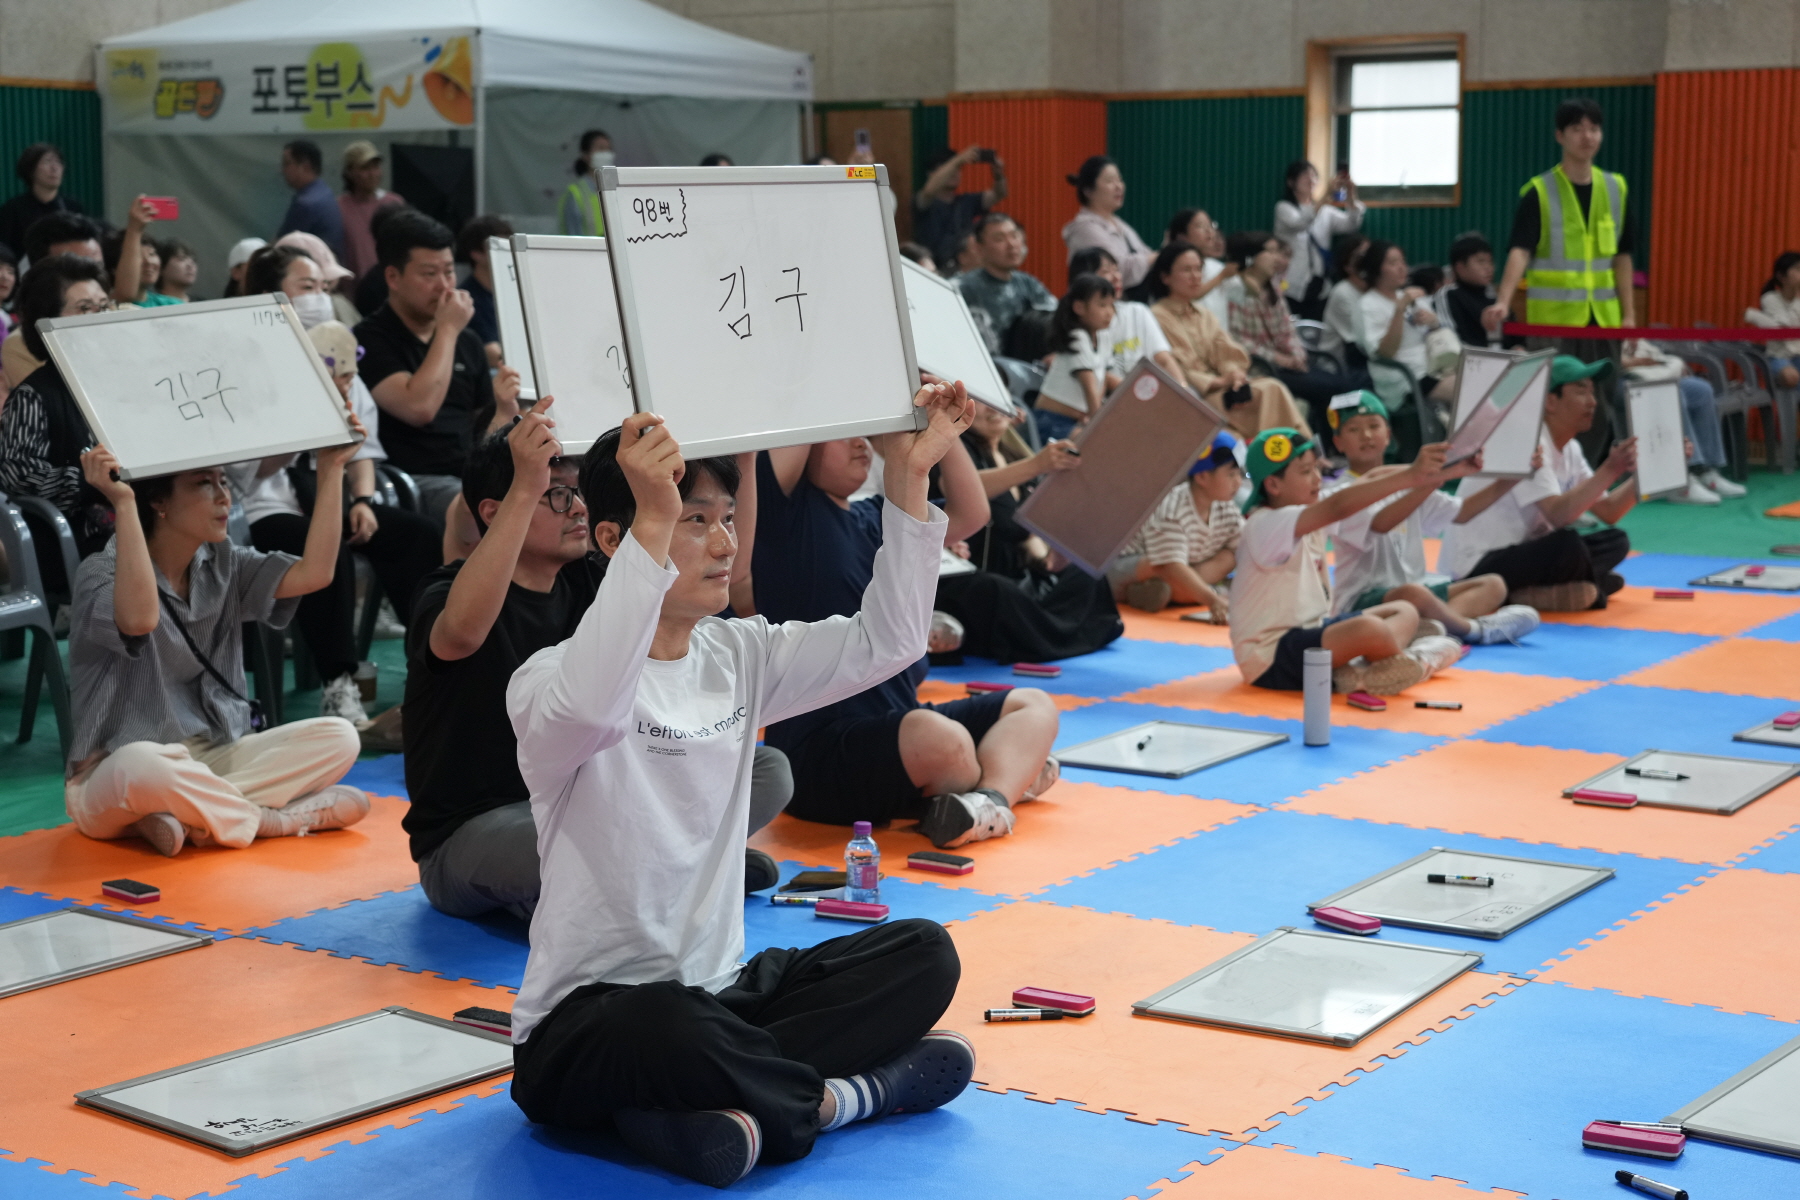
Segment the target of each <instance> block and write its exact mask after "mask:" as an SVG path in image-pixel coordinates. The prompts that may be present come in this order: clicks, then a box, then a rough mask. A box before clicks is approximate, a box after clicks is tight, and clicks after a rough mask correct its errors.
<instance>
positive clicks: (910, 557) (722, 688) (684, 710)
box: [506, 384, 974, 1187]
mask: <svg viewBox="0 0 1800 1200" xmlns="http://www.w3.org/2000/svg"><path fill="white" fill-rule="evenodd" d="M915 403H917V404H919V405H921V406H925V407H927V408H928V409H929V411H930V418H931V419H930V422H929V424H928V426H927V427H926V428H925V429H923V430H920V431H918V432H917V433H909V434H896V435H892V436H891V437H890V438H889V440H888V442H887V444H886V445H884V447H883V449H884V453H885V457H886V459H887V469H886V472H885V487H886V492H887V500H888V504H887V507H886V513H885V516H884V524H885V527H884V530H883V533H884V540H883V545H882V548H881V550H880V552H879V553H878V555H877V557H876V560H875V571H874V577H873V579H872V580H871V582H870V584H869V588H868V591H867V593H866V594H865V596H864V598H863V605H862V611H861V612H859V613H858V614H857V615H855V616H853V617H832V618H830V619H828V620H824V621H815V622H810V623H807V622H797V621H796V622H789V623H787V624H784V625H770V624H769V623H768V622H767V621H766V620H764V619H763V618H760V617H757V618H752V619H748V620H739V621H722V620H717V619H715V618H713V617H711V615H710V614H713V613H717V612H719V611H720V610H722V609H723V608H725V607H726V603H727V591H728V588H729V586H730V583H731V572H732V569H733V558H734V556H735V554H736V549H737V541H736V536H735V534H734V533H733V531H732V510H733V507H734V500H733V494H734V492H735V489H736V487H737V485H738V472H737V469H736V464H735V463H734V462H732V460H730V459H706V460H702V461H699V462H695V463H691V464H684V463H683V461H682V459H681V454H680V447H679V446H678V445H677V444H676V442H675V439H674V438H673V437H672V436H671V434H670V431H669V430H668V429H667V428H666V427H665V426H664V425H663V423H662V420H661V418H659V417H655V416H653V415H650V414H639V415H636V416H633V417H631V418H630V419H629V420H627V421H626V422H625V425H624V427H623V428H622V430H621V431H620V432H619V433H618V434H617V435H607V436H606V437H603V438H601V439H600V441H599V442H597V443H596V444H595V446H594V448H593V449H592V450H590V451H589V456H590V458H592V457H593V456H596V455H598V456H601V457H602V459H604V458H605V457H607V456H612V457H613V458H614V459H615V462H614V468H615V469H613V470H606V469H604V466H605V464H604V462H602V464H601V467H602V469H598V470H596V469H592V464H590V469H589V470H588V471H586V472H584V476H585V478H586V479H589V480H592V481H594V482H593V484H592V486H591V487H590V489H589V490H590V492H591V493H592V494H590V495H588V496H587V497H586V499H587V503H588V508H589V512H590V517H591V519H592V520H593V522H594V529H595V534H596V538H597V540H598V542H599V545H600V548H601V549H602V551H604V552H605V553H606V555H607V556H608V558H609V560H610V561H609V564H608V568H607V572H606V576H605V579H604V580H603V581H602V582H601V584H600V588H599V594H598V596H597V597H596V599H595V601H594V603H593V606H592V607H591V608H590V609H589V610H588V613H587V615H586V616H585V617H583V618H582V621H581V623H580V625H579V626H578V627H577V629H576V631H575V635H574V636H573V637H571V638H570V639H569V640H567V641H566V642H563V643H562V644H561V645H558V646H554V647H551V648H549V649H547V650H541V651H539V652H538V653H537V654H535V655H533V656H532V657H531V658H530V659H529V660H527V661H526V663H525V665H524V666H523V667H521V668H520V669H519V671H518V672H517V674H515V675H514V676H513V679H512V683H511V685H510V687H509V688H508V689H507V697H506V699H507V710H508V712H509V714H510V715H511V718H512V723H513V728H514V730H515V731H516V733H517V735H518V740H519V766H520V770H521V772H522V773H523V775H524V777H525V782H526V784H527V786H528V787H529V788H530V791H531V809H532V815H533V817H534V818H535V820H536V823H537V829H538V853H539V858H540V861H541V864H542V865H541V872H542V891H541V894H540V897H539V900H538V907H537V911H536V914H535V916H534V917H533V919H532V923H531V957H530V960H529V963H528V964H527V966H526V971H525V982H524V986H523V987H522V988H521V990H520V993H519V998H518V1002H517V1003H516V1004H515V1006H514V1009H513V1041H514V1043H515V1050H514V1054H515V1063H516V1075H515V1078H514V1081H513V1090H512V1094H513V1099H514V1100H515V1101H516V1102H517V1103H518V1104H519V1106H520V1108H522V1109H523V1110H524V1111H525V1113H526V1115H527V1116H528V1117H530V1118H531V1119H532V1120H534V1121H539V1122H543V1123H545V1124H551V1125H559V1126H565V1127H573V1128H603V1127H605V1126H607V1125H609V1124H610V1125H611V1126H613V1127H614V1128H616V1129H617V1130H618V1132H619V1133H620V1135H621V1136H622V1137H623V1138H624V1139H625V1140H626V1142H627V1143H628V1144H630V1145H631V1146H632V1147H633V1148H634V1149H636V1150H638V1151H639V1152H640V1153H642V1154H644V1155H645V1157H647V1158H649V1159H650V1160H651V1161H652V1162H655V1163H657V1164H658V1165H660V1166H663V1167H665V1168H667V1169H669V1170H672V1171H676V1172H679V1173H681V1174H683V1175H686V1176H688V1177H690V1178H693V1179H697V1180H700V1181H701V1182H704V1183H709V1184H712V1185H714V1186H717V1187H723V1186H726V1185H728V1184H730V1183H732V1182H735V1181H736V1180H738V1179H740V1178H742V1177H743V1175H744V1174H746V1173H747V1172H748V1171H749V1170H750V1168H751V1167H753V1166H754V1165H755V1164H756V1162H757V1160H758V1158H759V1157H761V1156H766V1157H768V1158H769V1159H771V1160H773V1161H785V1160H789V1159H795V1158H801V1157H804V1156H805V1155H806V1154H807V1153H809V1152H810V1151H811V1149H812V1143H813V1139H814V1138H815V1137H816V1136H817V1135H818V1134H819V1133H820V1132H822V1131H829V1130H832V1129H836V1128H837V1127H839V1126H840V1125H843V1124H845V1123H847V1122H849V1121H854V1120H859V1119H862V1118H864V1117H872V1116H883V1115H886V1114H888V1113H892V1112H899V1111H907V1112H918V1111H921V1110H924V1109H929V1108H935V1107H938V1106H939V1105H941V1104H944V1103H946V1102H948V1101H949V1100H951V1099H953V1098H954V1097H955V1096H956V1095H958V1094H960V1092H961V1091H962V1089H963V1088H964V1087H965V1086H966V1085H967V1083H968V1081H969V1078H970V1076H971V1074H972V1073H973V1071H974V1052H973V1050H972V1049H971V1048H970V1047H969V1044H968V1042H967V1041H965V1040H964V1039H963V1038H962V1037H961V1036H960V1035H958V1034H955V1033H951V1032H949V1031H942V1030H932V1029H931V1025H932V1023H933V1022H934V1021H936V1020H937V1019H938V1018H939V1017H940V1016H942V1015H943V1012H944V1010H945V1009H946V1008H947V1007H948V1005H949V1003H950V998H951V996H952V995H953V994H954V992H955V990H956V984H957V980H958V978H959V976H960V964H959V962H958V959H957V956H956V949H955V946H954V945H953V944H952V942H951V940H950V936H949V934H947V933H946V932H945V931H944V930H943V929H942V928H941V927H939V926H938V925H936V924H934V923H932V922H930V921H917V920H909V921H897V922H894V923H892V924H889V925H882V926H878V927H874V928H871V929H868V930H866V931H864V932H861V933H857V934H854V935H852V936H850V937H844V938H836V939H833V940H831V941H827V942H825V943H822V944H821V945H818V946H814V947H812V948H810V949H806V950H768V951H764V952H763V953H761V954H758V955H756V956H755V957H754V958H753V959H751V960H750V962H749V963H744V962H743V961H742V957H743V951H744V924H743V908H742V903H743V870H744V866H743V836H744V832H743V831H744V828H745V821H746V818H747V815H748V808H749V803H750V773H751V763H752V758H753V754H754V751H755V748H756V730H757V729H758V728H759V727H761V726H762V725H764V724H766V723H769V722H773V721H778V720H781V719H782V718H784V717H789V716H793V715H796V714H798V713H802V712H806V711H808V710H810V709H812V708H816V707H818V706H820V705H824V704H830V703H832V702H834V701H836V700H840V699H843V698H844V697H846V696H851V695H854V694H856V693H857V692H860V691H862V690H863V689H864V688H867V687H869V686H870V685H872V684H874V683H877V682H879V681H880V680H883V679H886V678H888V677H889V676H891V675H893V674H895V673H896V672H898V671H900V670H901V669H903V668H904V667H906V666H907V665H908V664H910V663H912V662H914V661H916V660H917V659H918V658H919V656H920V655H921V654H922V653H924V650H925V641H926V635H927V632H928V630H929V627H930V622H931V607H932V601H933V598H934V596H935V594H936V587H937V570H938V568H937V564H938V559H939V550H940V547H941V546H942V544H943V527H944V523H945V518H944V516H943V514H942V513H940V512H938V511H937V510H936V509H934V508H933V507H932V506H931V505H930V504H928V503H927V501H926V495H927V491H926V489H927V479H928V475H929V472H930V470H931V467H932V466H933V465H934V464H935V463H937V461H938V460H939V459H940V458H941V457H942V456H943V454H944V452H945V451H946V450H948V449H949V448H950V447H951V446H953V445H954V444H955V443H956V440H957V438H958V437H959V435H960V434H961V432H962V431H963V430H964V429H967V428H968V426H969V421H970V418H971V415H972V413H971V406H970V402H969V400H968V398H967V396H966V395H965V394H964V392H963V389H962V387H961V385H956V386H955V387H948V386H945V385H941V384H933V385H928V386H927V387H925V388H923V389H921V390H920V392H919V394H918V397H917V398H916V400H915Z"/></svg>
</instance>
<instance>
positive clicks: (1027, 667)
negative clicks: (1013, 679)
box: [1013, 663, 1062, 679]
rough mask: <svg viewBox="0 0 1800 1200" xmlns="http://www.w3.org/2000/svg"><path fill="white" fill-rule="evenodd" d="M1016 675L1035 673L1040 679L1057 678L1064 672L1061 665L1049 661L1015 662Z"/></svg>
mask: <svg viewBox="0 0 1800 1200" xmlns="http://www.w3.org/2000/svg"><path fill="white" fill-rule="evenodd" d="M1013 674H1014V675H1035V676H1036V677H1038V678H1039V679H1055V678H1056V677H1057V676H1058V675H1061V674H1062V668H1061V667H1053V666H1051V665H1050V664H1049V663H1014V664H1013Z"/></svg>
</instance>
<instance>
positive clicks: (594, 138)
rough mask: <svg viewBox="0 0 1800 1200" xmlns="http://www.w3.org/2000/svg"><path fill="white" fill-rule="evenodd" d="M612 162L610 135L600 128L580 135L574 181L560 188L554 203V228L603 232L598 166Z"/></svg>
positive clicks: (572, 232) (586, 233)
mask: <svg viewBox="0 0 1800 1200" xmlns="http://www.w3.org/2000/svg"><path fill="white" fill-rule="evenodd" d="M612 164H613V148H612V139H611V138H609V137H607V136H606V132H605V131H604V130H601V129H590V130H588V131H587V132H586V133H584V134H582V135H581V157H580V158H577V159H576V160H575V181H574V182H573V183H571V184H570V185H569V186H568V187H566V188H564V189H563V194H562V199H561V200H559V201H558V202H557V205H556V232H558V233H561V234H566V235H568V236H570V237H604V236H606V221H605V219H604V218H603V217H602V216H601V215H600V168H601V167H610V166H611V165H612Z"/></svg>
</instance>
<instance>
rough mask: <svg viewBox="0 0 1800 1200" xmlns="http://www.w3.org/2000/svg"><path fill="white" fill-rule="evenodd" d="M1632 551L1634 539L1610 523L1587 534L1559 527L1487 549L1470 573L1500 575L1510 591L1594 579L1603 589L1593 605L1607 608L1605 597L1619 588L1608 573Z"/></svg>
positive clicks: (1595, 583) (1596, 584)
mask: <svg viewBox="0 0 1800 1200" xmlns="http://www.w3.org/2000/svg"><path fill="white" fill-rule="evenodd" d="M1630 553H1631V539H1630V538H1629V537H1628V536H1626V533H1625V531H1624V530H1623V529H1613V528H1611V527H1608V528H1605V529H1600V530H1596V531H1595V532H1593V533H1588V534H1580V533H1576V532H1575V531H1574V530H1573V529H1558V530H1557V531H1556V532H1554V533H1547V534H1545V535H1544V536H1543V537H1541V538H1537V539H1535V540H1533V541H1529V542H1520V543H1519V544H1518V545H1516V546H1502V547H1501V548H1500V549H1498V550H1490V551H1488V552H1487V553H1486V554H1484V555H1482V556H1481V561H1480V562H1477V563H1476V564H1475V566H1474V567H1473V568H1472V569H1471V570H1470V571H1469V574H1470V575H1488V574H1493V575H1498V576H1500V577H1501V578H1502V579H1504V580H1506V590H1507V591H1509V592H1511V591H1516V590H1517V589H1519V588H1524V587H1539V586H1546V585H1549V584H1556V583H1577V582H1580V581H1581V580H1584V579H1585V580H1591V581H1592V582H1593V583H1594V585H1595V586H1596V587H1598V588H1599V589H1600V595H1599V598H1598V599H1596V600H1595V601H1594V605H1593V606H1594V607H1595V608H1605V607H1606V597H1607V596H1608V595H1609V594H1611V593H1612V592H1614V591H1617V590H1618V589H1617V587H1616V586H1609V585H1610V584H1612V583H1613V581H1612V580H1610V579H1609V578H1608V577H1609V576H1610V575H1611V574H1612V571H1613V568H1614V567H1616V566H1618V565H1619V564H1620V563H1622V562H1624V561H1625V556H1626V555H1627V554H1630Z"/></svg>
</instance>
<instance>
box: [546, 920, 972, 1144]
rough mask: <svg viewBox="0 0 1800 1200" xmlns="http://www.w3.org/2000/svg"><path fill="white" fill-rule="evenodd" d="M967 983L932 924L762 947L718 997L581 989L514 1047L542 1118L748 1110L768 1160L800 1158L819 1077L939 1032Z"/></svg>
mask: <svg viewBox="0 0 1800 1200" xmlns="http://www.w3.org/2000/svg"><path fill="white" fill-rule="evenodd" d="M961 976H962V963H961V961H960V960H959V959H958V958H957V956H956V945H955V943H954V942H952V941H951V940H950V934H949V933H948V932H946V931H945V930H944V928H943V926H941V925H938V924H936V923H935V922H932V921H924V920H906V921H895V922H893V923H892V924H889V925H876V926H874V927H872V928H869V929H866V930H863V931H861V932H859V933H853V934H851V935H850V936H849V937H841V938H833V939H832V940H831V941H828V942H823V943H821V944H819V945H817V946H813V947H811V948H810V949H806V950H765V951H763V952H762V953H761V954H758V955H757V956H756V957H755V958H752V959H751V960H750V962H749V964H748V965H747V966H745V968H744V971H743V974H742V975H740V976H739V977H738V979H737V982H736V983H734V984H732V985H731V986H730V987H728V988H726V989H725V990H724V991H722V992H720V993H718V994H717V995H716V996H715V995H711V994H709V993H708V992H706V991H704V990H703V989H701V988H696V987H683V986H682V985H681V984H679V983H676V982H675V981H673V980H667V981H664V982H661V983H645V984H639V985H637V986H636V987H631V986H627V985H623V984H611V983H594V984H589V985H588V986H587V987H583V988H577V989H576V990H575V991H573V992H570V993H569V994H568V996H566V997H564V999H563V1001H562V1003H560V1004H558V1005H557V1006H556V1007H555V1008H554V1009H552V1010H551V1012H550V1015H549V1016H547V1017H545V1018H544V1019H543V1020H542V1021H541V1022H539V1024H538V1025H537V1027H536V1028H534V1029H533V1030H532V1031H531V1036H530V1038H529V1039H528V1040H527V1041H526V1042H525V1044H524V1045H522V1046H517V1047H515V1048H514V1050H513V1063H514V1071H515V1074H514V1076H513V1085H512V1098H513V1101H514V1102H515V1103H516V1104H518V1106H519V1107H520V1108H521V1109H523V1110H524V1112H525V1115H526V1116H527V1117H529V1118H530V1119H531V1120H533V1121H537V1122H539V1123H541V1124H544V1125H557V1126H562V1127H565V1128H570V1129H584V1130H593V1129H605V1128H608V1127H610V1125H611V1123H612V1114H613V1113H614V1112H615V1111H617V1110H618V1109H621V1108H656V1109H664V1110H668V1111H674V1112H701V1111H704V1110H708V1109H720V1108H739V1109H743V1110H744V1111H745V1112H748V1113H749V1114H750V1115H751V1116H753V1117H755V1118H756V1120H757V1123H758V1124H759V1125H761V1126H762V1135H763V1147H764V1149H763V1158H764V1159H765V1160H766V1161H769V1162H787V1161H789V1160H791V1159H796V1158H804V1157H806V1155H807V1154H808V1153H810V1152H811V1150H812V1144H813V1139H814V1138H815V1137H817V1136H818V1132H819V1104H820V1102H821V1101H822V1100H823V1099H824V1097H825V1085H824V1080H825V1079H826V1078H827V1077H837V1078H842V1077H844V1076H848V1075H857V1074H861V1073H862V1072H864V1071H867V1070H869V1069H871V1068H873V1067H877V1066H880V1065H881V1064H882V1063H884V1062H886V1061H888V1060H889V1059H891V1058H893V1057H894V1056H895V1055H897V1054H899V1053H900V1052H901V1051H903V1050H905V1049H907V1048H908V1047H909V1046H911V1045H913V1043H915V1042H917V1041H918V1040H919V1039H920V1038H921V1037H923V1036H925V1034H926V1033H928V1032H930V1030H931V1028H932V1026H933V1025H935V1024H936V1023H937V1020H938V1018H940V1017H942V1016H943V1015H944V1010H945V1009H947V1008H949V1007H950V998H951V996H953V995H954V994H955V993H956V984H957V981H958V980H959V979H960V978H961Z"/></svg>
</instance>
